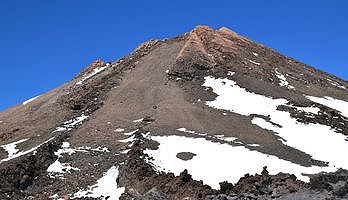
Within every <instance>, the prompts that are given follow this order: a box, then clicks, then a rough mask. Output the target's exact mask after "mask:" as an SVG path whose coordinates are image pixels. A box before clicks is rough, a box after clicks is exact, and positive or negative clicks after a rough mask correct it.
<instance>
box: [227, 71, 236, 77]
mask: <svg viewBox="0 0 348 200" xmlns="http://www.w3.org/2000/svg"><path fill="white" fill-rule="evenodd" d="M235 73H236V72H231V71H228V72H227V75H228V76H233V75H234V74H235Z"/></svg>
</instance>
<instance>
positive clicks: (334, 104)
mask: <svg viewBox="0 0 348 200" xmlns="http://www.w3.org/2000/svg"><path fill="white" fill-rule="evenodd" d="M306 97H307V98H308V99H309V100H311V101H313V102H316V103H319V104H322V105H324V106H327V107H329V108H333V109H335V110H337V111H340V112H341V114H342V115H343V116H345V117H348V102H347V101H343V100H340V99H335V98H332V97H328V96H324V97H314V96H306Z"/></svg>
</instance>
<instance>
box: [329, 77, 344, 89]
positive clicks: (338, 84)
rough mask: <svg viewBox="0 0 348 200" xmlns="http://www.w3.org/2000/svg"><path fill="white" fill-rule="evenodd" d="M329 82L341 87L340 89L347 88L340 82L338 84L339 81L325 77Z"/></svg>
mask: <svg viewBox="0 0 348 200" xmlns="http://www.w3.org/2000/svg"><path fill="white" fill-rule="evenodd" d="M327 80H328V81H329V82H330V83H331V85H333V86H335V87H338V88H341V89H347V88H346V87H344V86H343V85H342V84H340V83H338V82H336V81H333V80H331V79H327Z"/></svg>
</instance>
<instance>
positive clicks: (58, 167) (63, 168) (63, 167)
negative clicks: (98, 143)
mask: <svg viewBox="0 0 348 200" xmlns="http://www.w3.org/2000/svg"><path fill="white" fill-rule="evenodd" d="M61 147H62V148H61V149H58V151H56V152H54V154H55V155H56V156H58V158H57V160H56V161H55V162H54V163H52V164H51V165H50V166H49V167H48V168H47V172H49V174H50V176H51V177H52V178H54V176H53V175H52V174H54V173H58V176H60V177H61V176H62V174H64V173H66V172H69V173H70V170H78V171H79V170H80V169H78V168H76V167H71V166H70V164H69V163H61V162H59V158H61V157H63V155H62V154H68V155H72V154H74V153H76V152H77V151H81V150H76V149H72V148H70V143H69V142H63V144H62V146H61ZM85 152H86V151H85Z"/></svg>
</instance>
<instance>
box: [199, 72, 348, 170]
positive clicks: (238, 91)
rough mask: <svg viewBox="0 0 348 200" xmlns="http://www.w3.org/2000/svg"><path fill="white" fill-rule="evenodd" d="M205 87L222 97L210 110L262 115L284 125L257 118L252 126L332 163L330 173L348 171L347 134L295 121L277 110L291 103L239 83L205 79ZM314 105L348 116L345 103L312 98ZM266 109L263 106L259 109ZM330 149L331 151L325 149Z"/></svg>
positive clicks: (212, 102)
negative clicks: (343, 156) (333, 170)
mask: <svg viewBox="0 0 348 200" xmlns="http://www.w3.org/2000/svg"><path fill="white" fill-rule="evenodd" d="M203 86H206V87H211V88H212V89H213V92H214V93H216V94H217V95H218V96H217V97H216V99H215V100H214V101H208V102H206V104H207V105H208V106H211V107H214V108H217V109H224V110H229V111H232V112H235V113H238V114H241V115H246V116H248V115H250V114H258V115H264V116H269V117H270V120H271V122H273V123H276V124H279V125H281V126H282V127H281V128H280V127H277V126H274V125H273V124H271V123H270V122H267V121H266V120H264V119H262V118H258V117H256V118H254V119H253V120H252V123H254V124H256V125H258V126H260V127H261V128H264V129H268V130H272V131H274V132H275V133H276V134H277V135H279V136H280V137H281V138H283V140H282V142H283V143H284V144H286V145H288V146H291V147H294V148H296V149H298V150H301V151H303V152H305V153H308V154H310V155H311V156H312V157H313V158H314V159H317V160H321V161H326V162H329V167H327V168H325V170H327V171H330V170H331V169H332V168H333V167H334V168H339V167H342V168H345V169H348V159H342V157H341V155H342V153H343V152H347V151H348V142H347V141H345V139H346V137H345V136H344V135H343V134H340V133H336V132H335V131H334V130H332V129H331V127H329V126H325V125H321V124H303V123H299V122H297V120H296V119H294V118H291V116H290V113H288V112H285V111H279V110H277V107H278V106H280V105H285V104H287V103H288V101H287V100H285V99H273V98H271V97H266V96H263V95H259V94H255V93H252V92H248V91H246V90H245V89H244V88H241V87H239V86H238V85H237V84H236V82H234V81H231V80H228V79H215V78H213V77H205V83H204V84H203ZM307 98H310V99H311V100H313V101H317V102H321V103H325V104H327V105H328V106H330V107H334V108H336V109H337V110H339V111H341V112H342V113H343V114H344V115H347V114H348V111H347V109H348V104H347V102H344V101H342V100H337V99H333V98H329V97H326V98H317V97H308V96H307ZM255 102H257V104H256V103H255ZM259 105H262V106H259ZM302 109H303V110H307V111H310V112H316V111H317V109H315V108H312V107H310V108H302ZM325 147H328V148H325Z"/></svg>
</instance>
